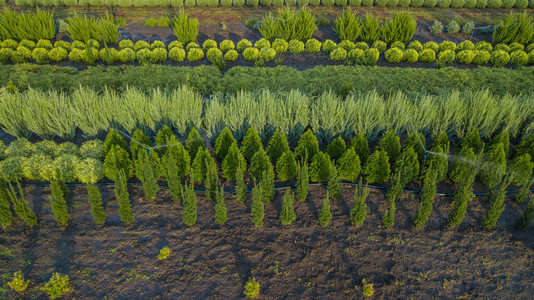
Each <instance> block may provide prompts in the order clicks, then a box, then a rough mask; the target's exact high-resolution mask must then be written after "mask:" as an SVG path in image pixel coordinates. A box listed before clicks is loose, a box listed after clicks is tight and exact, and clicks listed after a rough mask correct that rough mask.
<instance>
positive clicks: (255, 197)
mask: <svg viewBox="0 0 534 300" xmlns="http://www.w3.org/2000/svg"><path fill="white" fill-rule="evenodd" d="M262 195H263V191H262V190H261V187H260V186H255V187H254V188H253V189H252V204H251V206H250V219H251V221H252V223H254V225H256V226H258V227H262V226H263V217H264V204H263V201H262V199H261V197H262Z"/></svg>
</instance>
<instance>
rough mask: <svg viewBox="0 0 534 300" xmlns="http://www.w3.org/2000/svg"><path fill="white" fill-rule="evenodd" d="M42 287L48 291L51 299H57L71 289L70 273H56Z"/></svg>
mask: <svg viewBox="0 0 534 300" xmlns="http://www.w3.org/2000/svg"><path fill="white" fill-rule="evenodd" d="M41 289H42V290H43V291H45V292H47V293H48V297H50V299H57V298H59V297H61V296H63V295H64V294H65V293H68V292H69V291H70V289H69V275H65V274H61V273H54V274H53V275H52V277H51V278H50V280H49V281H48V282H47V283H46V284H45V286H44V287H42V288H41Z"/></svg>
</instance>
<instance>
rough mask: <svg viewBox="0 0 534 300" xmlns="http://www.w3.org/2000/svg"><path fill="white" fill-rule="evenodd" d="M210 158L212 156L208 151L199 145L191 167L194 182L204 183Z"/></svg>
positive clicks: (211, 158)
mask: <svg viewBox="0 0 534 300" xmlns="http://www.w3.org/2000/svg"><path fill="white" fill-rule="evenodd" d="M211 160H213V157H211V154H210V152H209V151H208V150H207V149H203V147H202V146H199V149H198V151H197V155H196V156H195V159H193V166H192V168H191V173H192V176H193V178H194V180H195V181H196V182H199V183H204V181H205V180H206V174H207V172H208V164H209V163H211Z"/></svg>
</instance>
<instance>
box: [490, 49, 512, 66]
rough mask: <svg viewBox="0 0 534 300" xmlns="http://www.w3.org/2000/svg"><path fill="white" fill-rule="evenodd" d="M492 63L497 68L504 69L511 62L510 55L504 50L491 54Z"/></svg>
mask: <svg viewBox="0 0 534 300" xmlns="http://www.w3.org/2000/svg"><path fill="white" fill-rule="evenodd" d="M490 61H491V63H492V64H493V65H494V66H496V67H503V66H505V65H506V64H508V62H509V61H510V55H509V54H508V53H506V52H504V51H502V50H495V51H493V52H492V53H491V58H490Z"/></svg>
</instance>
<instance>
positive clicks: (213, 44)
mask: <svg viewBox="0 0 534 300" xmlns="http://www.w3.org/2000/svg"><path fill="white" fill-rule="evenodd" d="M211 48H217V42H216V41H214V40H211V39H207V40H205V41H204V43H203V44H202V49H204V52H208V50H209V49H211Z"/></svg>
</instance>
